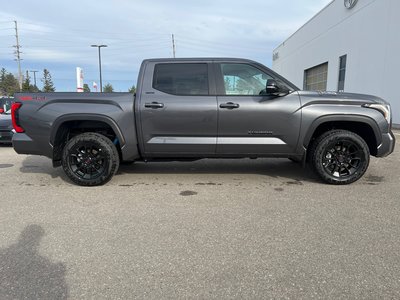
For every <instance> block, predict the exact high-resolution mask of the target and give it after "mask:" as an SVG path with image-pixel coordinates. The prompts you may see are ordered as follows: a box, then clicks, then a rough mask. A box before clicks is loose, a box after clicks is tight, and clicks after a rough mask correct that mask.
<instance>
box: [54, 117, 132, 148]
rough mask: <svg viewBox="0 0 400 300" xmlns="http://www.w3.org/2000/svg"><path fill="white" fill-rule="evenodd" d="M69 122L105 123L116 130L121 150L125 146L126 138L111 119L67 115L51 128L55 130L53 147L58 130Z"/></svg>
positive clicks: (56, 121) (57, 120)
mask: <svg viewBox="0 0 400 300" xmlns="http://www.w3.org/2000/svg"><path fill="white" fill-rule="evenodd" d="M69 121H99V122H104V123H106V124H107V125H109V126H110V127H111V128H112V129H113V130H114V132H115V134H116V135H117V138H118V140H119V144H120V145H121V148H122V147H123V146H124V145H125V138H124V136H123V134H122V132H121V130H120V128H119V127H118V125H117V123H116V122H115V121H114V120H113V119H111V118H110V117H108V116H105V115H98V114H66V115H63V116H61V117H59V118H58V119H56V120H55V121H54V123H53V124H52V126H51V127H52V128H53V129H52V131H51V134H50V144H51V145H52V146H53V145H54V141H55V138H56V135H57V132H58V129H59V128H60V126H61V125H62V124H63V123H65V122H69Z"/></svg>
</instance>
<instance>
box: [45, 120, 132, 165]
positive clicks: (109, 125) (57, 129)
mask: <svg viewBox="0 0 400 300" xmlns="http://www.w3.org/2000/svg"><path fill="white" fill-rule="evenodd" d="M71 124H74V129H77V128H81V129H85V128H86V129H93V130H94V129H96V128H97V129H98V128H102V129H108V130H111V131H112V133H113V134H114V135H115V137H116V138H117V139H118V144H119V145H118V147H117V149H118V152H119V153H120V155H121V148H122V147H123V146H124V145H125V143H126V142H125V138H124V136H123V134H122V132H121V130H120V128H119V126H118V125H117V123H116V122H115V121H114V120H113V119H111V118H110V117H108V116H103V115H97V114H68V115H63V116H61V117H60V118H58V119H56V121H54V123H53V125H52V131H51V134H50V144H51V145H52V147H53V163H55V165H59V163H56V162H58V161H60V159H61V153H62V149H63V145H64V144H65V143H66V142H67V140H68V134H69V131H70V129H71ZM87 131H90V130H87ZM87 131H86V132H87ZM94 132H96V131H94Z"/></svg>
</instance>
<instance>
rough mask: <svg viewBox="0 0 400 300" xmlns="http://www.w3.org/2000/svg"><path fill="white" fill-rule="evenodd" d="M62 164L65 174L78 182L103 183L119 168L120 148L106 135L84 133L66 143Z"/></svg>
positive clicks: (86, 183) (93, 184) (84, 183)
mask: <svg viewBox="0 0 400 300" xmlns="http://www.w3.org/2000/svg"><path fill="white" fill-rule="evenodd" d="M62 166H63V169H64V172H65V174H67V176H68V177H69V178H70V179H71V180H72V181H73V182H75V183H76V184H79V185H82V186H95V185H102V184H105V183H106V182H108V181H109V180H110V179H111V178H112V177H113V176H114V174H115V173H116V172H117V170H118V167H119V156H118V150H117V148H116V147H115V145H114V144H113V143H112V142H111V141H110V140H109V139H108V138H107V137H105V136H104V135H101V134H98V133H92V132H88V133H83V134H80V135H77V136H75V137H73V138H72V139H70V140H69V141H68V142H67V144H66V145H65V147H64V150H63V155H62Z"/></svg>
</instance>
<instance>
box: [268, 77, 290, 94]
mask: <svg viewBox="0 0 400 300" xmlns="http://www.w3.org/2000/svg"><path fill="white" fill-rule="evenodd" d="M265 91H266V94H267V95H273V96H284V95H287V94H289V92H290V90H289V89H288V88H287V87H286V86H285V85H283V84H280V83H279V82H278V81H276V80H275V79H268V80H267V86H266V88H265Z"/></svg>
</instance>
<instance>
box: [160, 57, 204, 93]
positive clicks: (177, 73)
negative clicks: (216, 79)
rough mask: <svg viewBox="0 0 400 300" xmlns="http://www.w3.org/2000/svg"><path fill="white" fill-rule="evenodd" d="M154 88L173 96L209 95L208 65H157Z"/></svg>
mask: <svg viewBox="0 0 400 300" xmlns="http://www.w3.org/2000/svg"><path fill="white" fill-rule="evenodd" d="M153 88H154V89H156V90H159V91H161V92H164V93H167V94H172V95H182V96H183V95H198V96H199V95H208V73H207V64H185V63H174V64H156V65H155V67H154V77H153Z"/></svg>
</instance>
